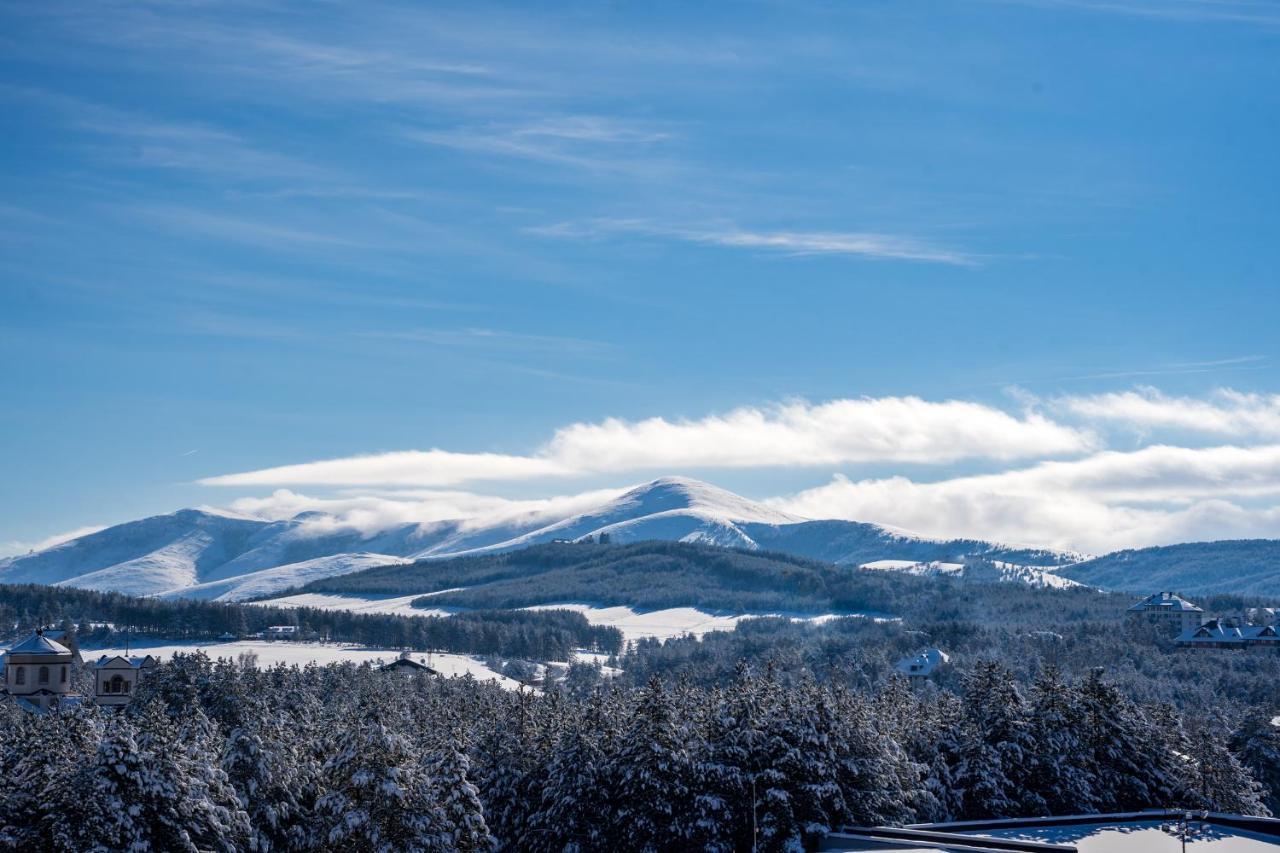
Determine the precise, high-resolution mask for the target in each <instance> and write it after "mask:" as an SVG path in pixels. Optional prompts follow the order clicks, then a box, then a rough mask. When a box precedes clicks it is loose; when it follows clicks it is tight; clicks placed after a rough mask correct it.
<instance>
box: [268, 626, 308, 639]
mask: <svg viewBox="0 0 1280 853" xmlns="http://www.w3.org/2000/svg"><path fill="white" fill-rule="evenodd" d="M298 634H299V630H298V626H297V625H272V626H270V627H269V628H267V630H265V631H263V632H262V636H263V638H264V639H267V640H296V639H297V638H298Z"/></svg>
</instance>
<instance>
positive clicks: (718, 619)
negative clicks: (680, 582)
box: [525, 603, 841, 641]
mask: <svg viewBox="0 0 1280 853" xmlns="http://www.w3.org/2000/svg"><path fill="white" fill-rule="evenodd" d="M525 609H526V610H573V611H576V612H578V613H581V614H582V615H583V616H585V617H587V621H588V622H590V623H591V624H592V625H608V626H611V627H614V628H617V629H618V630H619V631H621V632H622V636H623V637H624V638H625V639H626V640H628V641H630V640H640V639H650V638H652V639H658V640H669V639H671V638H672V637H681V636H684V635H685V634H692V635H694V636H695V637H701V636H702V635H703V634H709V633H711V632H712V631H732V630H733V629H734V628H736V627H737V625H738V623H739V622H741V621H742V620H743V619H751V618H753V617H757V616H787V617H789V618H791V619H798V620H803V621H805V622H826V621H829V620H831V619H838V618H840V615H841V614H838V613H822V614H818V615H802V614H792V613H742V614H736V615H730V614H724V613H709V612H707V611H705V610H699V609H698V608H696V607H669V608H667V609H665V610H649V611H637V610H632V609H631V608H630V607H593V606H591V605H588V604H572V603H565V604H542V605H538V606H536V607H528V608H525Z"/></svg>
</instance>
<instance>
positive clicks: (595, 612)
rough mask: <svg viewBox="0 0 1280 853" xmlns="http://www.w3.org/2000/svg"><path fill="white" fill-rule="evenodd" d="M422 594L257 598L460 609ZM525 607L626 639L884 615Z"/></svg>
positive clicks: (409, 612)
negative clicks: (559, 613) (566, 613)
mask: <svg viewBox="0 0 1280 853" xmlns="http://www.w3.org/2000/svg"><path fill="white" fill-rule="evenodd" d="M454 591H455V590H442V591H440V592H436V593H430V595H442V594H444V593H445V592H454ZM424 597H426V596H424V595H422V594H421V593H419V594H416V595H401V596H358V595H333V594H325V593H303V594H300V595H289V596H285V597H283V598H273V599H271V600H269V601H262V602H255V603H258V604H264V605H271V606H274V607H315V608H319V609H321V610H350V611H352V612H354V613H391V614H395V615H398V616H449V615H452V614H453V613H456V612H458V611H457V609H456V608H443V607H441V608H419V607H414V606H413V605H412V602H413V601H414V599H418V598H424ZM522 609H525V610H572V611H574V612H576V613H581V614H582V615H583V616H585V617H586V618H587V621H588V622H590V623H591V624H592V625H604V626H608V627H613V628H617V629H618V630H620V631H621V632H622V636H623V638H624V639H625V640H627V641H628V642H631V641H633V640H642V639H658V640H668V639H670V638H672V637H680V636H684V635H685V634H692V635H694V636H695V637H701V636H702V635H703V634H707V633H710V632H711V631H732V630H733V629H734V628H735V627H736V626H737V624H738V623H739V622H741V621H742V620H743V619H751V618H754V617H758V616H785V617H787V618H791V619H797V620H804V621H808V622H827V621H829V620H831V619H839V618H840V617H842V616H859V617H864V618H868V619H886V618H891V617H886V616H883V615H879V614H869V613H819V614H812V613H810V614H802V613H738V614H732V613H713V612H710V611H707V610H702V609H699V608H696V607H669V608H666V609H663V610H649V611H639V610H634V609H632V608H630V607H624V606H616V607H599V606H596V605H591V604H582V603H578V602H563V603H557V604H540V605H536V606H533V607H527V608H522Z"/></svg>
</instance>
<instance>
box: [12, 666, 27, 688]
mask: <svg viewBox="0 0 1280 853" xmlns="http://www.w3.org/2000/svg"><path fill="white" fill-rule="evenodd" d="M17 670H18V674H17V675H16V676H14V679H13V683H14V684H26V683H27V668H26V667H25V666H20V667H17Z"/></svg>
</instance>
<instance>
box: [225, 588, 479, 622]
mask: <svg viewBox="0 0 1280 853" xmlns="http://www.w3.org/2000/svg"><path fill="white" fill-rule="evenodd" d="M463 589H466V587H461V586H459V587H454V588H453V589H442V590H438V591H436V592H416V593H414V594H413V595H336V594H329V593H323V592H307V593H301V594H299V595H286V596H284V597H283V598H272V599H270V600H269V601H250V602H246V604H260V605H264V606H271V607H314V608H316V609H317V610H350V611H351V612H352V613H389V614H391V615H393V616H449V615H450V614H453V613H457V612H458V610H459V609H461V608H448V609H446V608H433V609H427V608H424V607H414V606H413V601H414V600H415V599H418V598H430V597H431V596H433V595H444V594H445V593H446V592H459V591H461V590H463Z"/></svg>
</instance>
